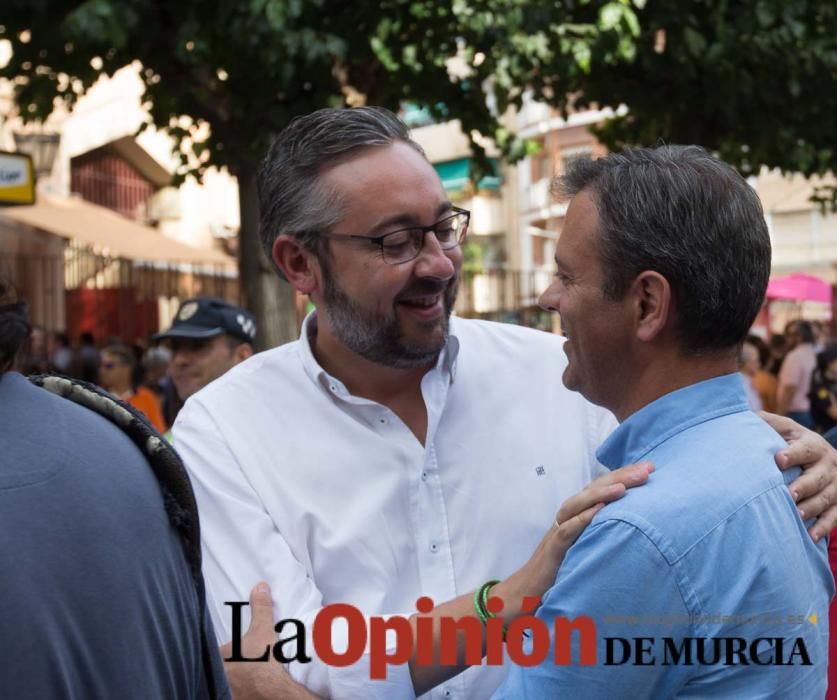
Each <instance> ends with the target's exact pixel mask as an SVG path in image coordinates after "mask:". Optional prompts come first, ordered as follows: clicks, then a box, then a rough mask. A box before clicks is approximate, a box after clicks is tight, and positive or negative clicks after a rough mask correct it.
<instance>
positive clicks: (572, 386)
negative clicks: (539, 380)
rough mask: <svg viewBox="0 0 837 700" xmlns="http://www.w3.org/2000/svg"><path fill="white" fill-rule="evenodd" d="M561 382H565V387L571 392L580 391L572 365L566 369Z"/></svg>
mask: <svg viewBox="0 0 837 700" xmlns="http://www.w3.org/2000/svg"><path fill="white" fill-rule="evenodd" d="M561 381H562V382H564V386H565V387H567V389H569V390H570V391H580V388H579V382H578V377H576V376H575V373H574V372H573V370H572V366H571V365H568V366H567V367H565V368H564V373H563V374H562V375H561Z"/></svg>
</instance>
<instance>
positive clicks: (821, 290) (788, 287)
mask: <svg viewBox="0 0 837 700" xmlns="http://www.w3.org/2000/svg"><path fill="white" fill-rule="evenodd" d="M767 298H768V299H791V300H793V301H820V302H823V303H825V304H830V303H831V285H830V284H829V283H828V282H825V281H824V280H821V279H820V278H819V277H814V276H813V275H803V274H792V275H787V276H786V277H776V278H774V279H772V280H770V282H769V283H768V285H767Z"/></svg>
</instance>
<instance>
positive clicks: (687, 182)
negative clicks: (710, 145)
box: [553, 146, 770, 353]
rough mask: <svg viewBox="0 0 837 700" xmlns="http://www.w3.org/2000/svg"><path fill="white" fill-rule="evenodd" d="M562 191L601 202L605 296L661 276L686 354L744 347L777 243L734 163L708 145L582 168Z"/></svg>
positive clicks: (557, 186)
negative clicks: (651, 274) (641, 278)
mask: <svg viewBox="0 0 837 700" xmlns="http://www.w3.org/2000/svg"><path fill="white" fill-rule="evenodd" d="M553 188H554V191H556V192H557V193H560V194H562V195H564V196H569V197H572V196H575V195H576V194H578V193H579V192H581V191H582V190H585V191H587V192H589V193H590V194H591V195H592V197H593V200H594V201H595V203H596V208H597V212H598V215H599V235H598V252H599V254H600V257H601V261H602V269H603V273H604V282H603V285H602V293H603V296H604V297H605V298H607V299H612V300H617V299H621V298H623V297H624V295H625V293H626V292H627V290H628V288H629V286H630V284H631V283H632V282H633V280H634V279H635V278H636V276H637V275H639V274H640V273H641V272H643V271H644V270H654V271H657V272H659V273H660V274H661V275H663V276H664V277H665V278H666V279H667V280H668V282H669V284H670V285H671V289H672V293H673V296H674V300H675V308H676V313H677V320H676V329H677V332H678V335H679V337H680V340H681V343H682V345H683V347H684V349H685V350H686V351H688V352H692V353H700V352H707V351H708V352H714V351H722V350H727V349H730V348H733V347H736V346H738V345H739V344H740V343H741V342H742V341H743V340H744V338H745V337H746V335H747V331H748V329H749V328H750V326H751V325H752V323H753V321H754V320H755V317H756V315H757V314H758V312H759V310H760V308H761V305H762V303H763V300H764V295H765V291H766V289H767V281H768V278H769V276H770V237H769V235H768V232H767V223H766V222H765V220H764V214H763V212H762V207H761V202H760V201H759V198H758V196H757V195H756V193H755V191H754V190H753V188H752V187H750V186H749V185H748V184H747V182H746V180H744V178H743V177H741V175H739V174H738V173H737V172H736V171H735V170H733V169H732V168H731V167H730V166H729V165H727V164H726V163H723V162H722V161H720V160H718V159H717V158H714V157H713V156H711V155H710V154H709V153H707V152H706V151H705V150H704V149H702V148H700V147H698V146H660V147H658V148H637V149H630V150H626V151H624V152H623V153H612V154H610V155H608V156H607V157H605V158H601V159H599V160H592V161H591V160H586V161H575V162H574V163H573V164H572V165H571V166H570V168H569V169H568V172H567V173H566V174H565V175H564V176H563V177H561V178H559V179H558V180H557V181H556V182H555V183H554V186H553Z"/></svg>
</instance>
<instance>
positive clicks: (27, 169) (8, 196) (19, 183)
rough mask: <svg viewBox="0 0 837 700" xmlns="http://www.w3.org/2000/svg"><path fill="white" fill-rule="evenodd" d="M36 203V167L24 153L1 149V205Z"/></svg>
mask: <svg viewBox="0 0 837 700" xmlns="http://www.w3.org/2000/svg"><path fill="white" fill-rule="evenodd" d="M34 203H35V169H34V168H33V167H32V158H31V157H30V156H28V155H26V154H24V153H8V152H7V151H0V206H2V205H4V204H34Z"/></svg>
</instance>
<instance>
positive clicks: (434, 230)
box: [175, 108, 837, 698]
mask: <svg viewBox="0 0 837 700" xmlns="http://www.w3.org/2000/svg"><path fill="white" fill-rule="evenodd" d="M260 198H261V207H262V236H263V244H264V247H265V250H266V252H267V253H268V255H269V257H270V258H271V259H272V261H273V262H274V264H275V265H276V267H277V269H278V270H279V271H280V274H281V275H282V276H283V277H284V278H286V279H287V280H288V281H289V282H290V283H291V285H292V286H293V287H294V288H295V289H297V290H298V291H300V292H302V293H305V294H308V295H310V297H311V298H312V300H313V302H314V304H315V305H316V307H317V311H316V313H315V314H312V315H310V316H309V317H308V318H307V319H306V321H305V324H304V326H303V329H302V334H301V337H300V339H299V340H298V341H296V342H294V343H290V344H288V345H285V346H282V347H279V348H275V349H273V350H270V351H268V352H266V353H261V354H259V355H256V356H255V357H253V358H251V359H249V360H247V361H245V362H243V363H242V364H241V365H239V366H237V367H235V368H234V369H233V370H232V371H230V372H229V373H227V374H226V375H225V376H224V377H223V378H222V379H220V380H219V381H217V382H215V383H214V384H212V385H211V386H209V387H207V388H206V389H205V390H204V391H202V392H199V393H198V394H197V395H196V396H195V397H193V398H192V399H190V401H189V402H188V403H187V405H186V407H185V408H184V410H183V411H182V412H181V414H180V417H179V418H178V422H177V423H176V425H175V437H176V441H177V445H178V449H179V450H180V452H181V454H182V455H183V457H184V460H185V462H186V464H187V465H188V466H189V468H190V471H191V474H192V478H193V481H194V486H195V491H196V495H197V498H198V502H199V506H200V509H201V527H202V533H203V542H204V567H205V575H206V579H207V582H208V596H207V597H208V602H209V608H210V610H211V611H212V613H213V622H214V623H215V626H216V629H217V630H218V636H219V638H220V639H227V638H229V637H230V636H231V635H232V634H233V632H234V630H232V629H231V627H232V625H231V620H232V617H231V607H230V606H225V605H224V602H225V601H242V600H245V599H246V597H247V593H248V591H249V590H250V587H251V586H252V585H253V583H255V582H256V581H258V580H260V579H264V580H265V581H267V582H269V584H270V588H271V589H272V591H273V594H274V600H275V608H274V613H275V614H276V616H277V618H278V617H281V618H296V619H299V620H301V621H303V622H304V623H305V624H306V627H307V628H309V629H310V625H311V622H312V620H313V619H314V617H315V616H316V615H317V613H318V612H319V611H320V610H321V609H322V608H323V606H325V605H328V604H330V603H349V604H352V605H354V606H356V607H357V608H358V609H359V610H361V611H362V612H363V614H364V615H366V616H369V615H399V616H404V617H411V616H412V617H411V621H412V622H411V624H413V625H415V614H416V600H417V598H419V597H420V596H428V597H430V598H431V599H432V600H433V601H434V603H435V605H436V607H435V610H434V611H433V612H432V613H431V615H437V614H447V615H449V616H451V617H460V616H462V615H473V614H474V607H473V603H472V600H473V591H474V590H475V589H478V588H479V587H480V586H481V584H484V583H486V582H487V581H490V580H494V579H499V580H500V582H499V583H497V584H496V586H495V587H494V589H493V594H494V595H497V596H499V597H501V598H503V600H504V601H505V602H506V604H507V605H506V609H505V610H504V611H503V618H504V620H505V621H506V622H508V621H511V620H512V619H514V618H515V617H516V616H517V615H519V614H521V612H522V610H521V602H522V598H523V596H524V595H534V596H538V595H540V594H541V593H543V591H544V590H545V589H546V587H547V586H549V585H550V584H551V583H552V581H553V580H554V575H555V570H556V569H557V567H558V565H559V564H560V561H561V558H562V556H563V552H564V551H565V550H566V547H567V546H569V543H570V542H571V541H572V539H573V538H574V537H575V536H576V535H577V533H578V531H580V528H581V527H583V525H584V524H585V523H586V522H589V518H590V517H592V514H593V513H594V512H595V510H596V504H597V503H601V502H603V501H607V500H612V499H614V498H618V497H619V496H620V495H621V494H622V493H624V488H625V485H628V486H631V485H635V484H639V483H642V482H644V480H645V479H646V478H647V470H646V469H645V468H644V467H635V468H633V469H631V470H628V471H627V472H625V473H622V474H618V473H617V474H618V476H617V477H615V480H611V481H608V480H605V481H600V482H598V484H597V485H596V486H594V487H592V488H588V489H587V490H586V491H585V492H584V493H582V494H581V496H580V497H578V498H576V499H574V500H572V501H571V502H570V504H569V505H568V506H567V507H566V508H565V509H563V510H562V511H561V512H560V513H559V515H558V521H559V522H560V527H553V526H552V523H553V519H554V518H555V511H556V508H557V505H558V504H559V503H561V502H562V501H563V500H564V499H567V497H568V496H570V495H571V494H574V493H576V492H577V491H579V490H581V489H582V488H583V487H584V486H585V485H586V484H588V482H590V481H591V480H592V479H593V478H594V477H596V476H597V474H598V473H599V469H600V467H599V465H598V463H597V462H596V459H595V454H594V453H595V448H596V447H597V446H598V445H599V443H600V442H601V441H602V440H603V438H604V437H605V436H606V435H607V434H608V432H609V431H610V430H611V429H612V428H613V427H614V425H615V422H614V419H613V417H612V416H611V415H610V414H609V413H607V412H605V411H603V410H601V409H598V408H596V407H594V406H592V405H590V404H588V403H587V402H585V401H584V400H583V399H582V398H581V397H580V396H579V395H577V394H573V393H570V392H569V391H567V390H565V389H563V387H562V383H561V374H562V372H563V370H564V368H565V366H566V358H565V356H564V354H563V351H562V349H561V348H562V343H563V340H562V339H560V338H558V337H556V336H553V335H551V334H547V333H542V332H538V331H533V330H529V329H524V328H519V327H515V326H508V325H500V324H494V323H488V322H481V321H473V320H463V319H456V318H453V319H449V316H450V312H451V310H452V308H453V303H454V299H455V295H456V288H457V282H458V279H459V270H460V266H461V263H462V252H461V248H460V246H459V244H460V243H461V241H462V238H463V237H464V235H465V232H466V230H467V223H468V214H467V212H463V211H462V210H459V209H457V208H456V207H454V206H453V205H452V204H451V203H450V202H449V201H448V199H447V196H446V195H445V192H444V190H443V188H442V186H441V183H440V181H439V178H438V176H437V175H436V173H435V171H434V170H433V168H432V166H431V165H430V164H429V163H428V162H427V160H426V159H425V157H424V155H423V153H422V152H421V150H420V148H419V147H418V146H417V145H416V144H415V143H413V142H412V141H410V140H409V136H408V134H407V131H406V127H404V125H403V124H402V123H401V122H400V121H399V120H397V118H395V117H394V115H392V114H391V113H389V112H387V111H386V110H380V109H375V108H360V109H354V110H321V111H319V112H316V113H314V114H312V115H308V116H306V117H302V118H299V119H297V120H295V121H294V122H292V124H291V125H290V126H289V127H288V128H287V129H286V130H285V131H284V132H283V133H282V134H281V135H280V137H279V138H278V139H277V141H276V142H275V143H274V145H273V147H272V148H271V150H270V153H269V154H268V156H267V159H266V161H265V164H264V166H263V169H262V173H261V179H260ZM806 444H807V445H808V446H809V447H810V446H816V447H815V449H817V450H819V453H820V454H823V453H824V452H823V449H822V447H821V445H820V444H819V443H816V442H813V439H811V438H809V439H808V441H807V443H806ZM830 460H831V455H830V454H829V455H828V456H827V458H826V462H827V464H824V465H823V464H821V465H819V466H818V467H816V470H817V471H816V474H815V475H812V476H811V478H810V479H809V480H808V481H811V480H813V479H819V478H820V477H822V478H823V480H824V481H825V482H826V483H827V487H826V494H825V496H826V498H828V497H829V496H831V497H832V500H837V498H833V496H837V494H832V492H833V491H835V490H837V489H835V488H834V485H833V484H832V483H831V482H832V480H833V471H834V467H833V464H832V463H831V461H830ZM798 490H799V491H800V494H801V495H802V496H806V495H808V494H809V492H810V485H809V484H808V483H807V482H802V483H801V484H799V485H798ZM808 503H809V506H808V507H810V508H811V509H812V512H813V509H814V508H815V506H814V505H813V504H811V503H810V502H808ZM803 505H804V504H803ZM822 510H824V506H823V505H822V504H820V507H819V511H822ZM828 512H829V514H830V515H829V518H830V519H826V521H825V522H824V523H822V525H823V526H824V527H829V526H830V524H831V523H832V522H833V521H835V520H837V517H835V516H837V510H835V511H834V512H833V513H832V511H831V510H829V511H828ZM569 516H578V517H573V518H572V519H571V520H570V521H569V523H570V524H568V523H567V522H565V521H567V519H568V518H569ZM556 524H557V523H556ZM544 532H546V533H547V534H546V536H544ZM533 552H534V555H533V554H532V553H533ZM243 624H244V625H246V624H247V621H246V618H245V620H244V622H243ZM341 634H343V635H344V636H345V630H342V631H341V629H338V628H337V627H336V626H335V637H336V638H338V639H339V638H340V636H341ZM338 647H339V641H338V642H336V643H335V648H338ZM283 649H284V650H285V652H286V653H287V654H288V655H289V656H293V649H294V647H293V644H289V645H288V646H287V647H284V646H283ZM296 651H297V652H298V651H299V649H298V648H297V649H296ZM307 651H308V653H309V654H312V652H311V648H310V646H309V647H308V649H307ZM312 655H313V654H312ZM248 666H250V667H255V666H258V664H248ZM461 668H462V666H459V667H450V668H448V669H438V668H435V667H427V666H422V665H420V664H415V663H412V662H411V663H410V664H409V665H407V664H403V665H400V666H392V667H390V668H389V672H388V677H387V679H386V680H378V681H370V679H369V666H368V658H367V657H366V656H364V657H363V658H362V659H360V660H359V661H358V662H357V663H353V664H352V665H350V666H348V667H338V666H335V665H328V664H326V663H324V662H323V661H322V660H320V659H318V658H314V659H313V660H312V661H311V662H309V663H298V662H292V663H290V664H289V670H290V673H291V674H292V676H293V677H294V678H295V679H297V680H298V681H300V682H302V683H304V684H305V685H306V686H307V687H308V688H310V689H311V690H313V691H314V692H316V693H319V694H322V695H326V696H330V697H345V698H355V697H363V698H372V697H381V698H399V697H413V696H414V695H415V694H420V693H421V692H423V691H424V690H427V689H429V688H431V687H433V686H436V687H435V688H434V689H433V690H432V691H431V693H430V694H429V695H428V697H433V698H482V697H488V696H489V695H490V694H491V692H492V691H493V690H494V689H495V688H496V687H497V685H498V684H499V682H500V681H501V680H502V678H503V675H504V668H503V667H502V666H488V665H483V666H479V667H474V668H469V669H468V670H466V671H465V673H463V674H461V675H459V676H457V677H455V678H450V679H449V680H446V678H448V677H449V676H451V675H453V674H454V673H456V672H457V671H458V670H459V669H461ZM277 696H280V695H279V694H277Z"/></svg>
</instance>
